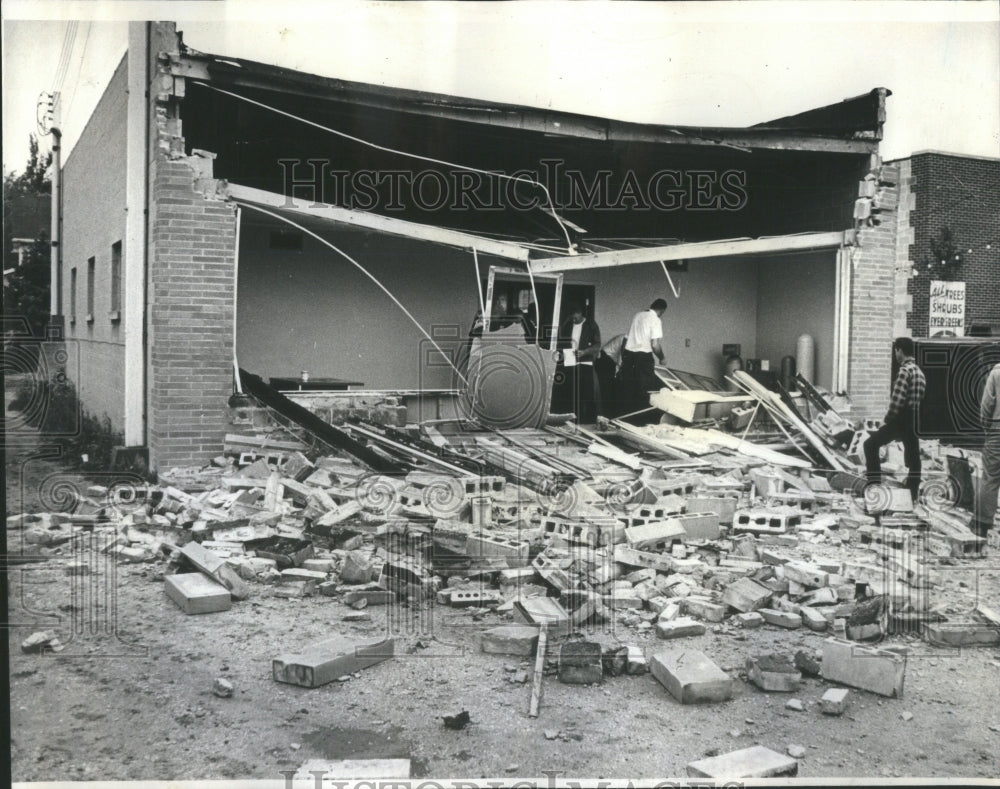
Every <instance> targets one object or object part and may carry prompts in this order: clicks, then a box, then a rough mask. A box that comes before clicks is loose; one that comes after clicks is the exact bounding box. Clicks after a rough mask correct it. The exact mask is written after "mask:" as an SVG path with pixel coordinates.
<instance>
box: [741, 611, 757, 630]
mask: <svg viewBox="0 0 1000 789" xmlns="http://www.w3.org/2000/svg"><path fill="white" fill-rule="evenodd" d="M736 622H737V624H738V625H739V626H740V627H745V628H748V629H755V628H758V627H761V626H763V624H764V617H762V616H761V615H760V613H759V612H758V611H749V612H748V613H745V614H737V615H736Z"/></svg>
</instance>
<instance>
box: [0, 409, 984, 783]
mask: <svg viewBox="0 0 1000 789" xmlns="http://www.w3.org/2000/svg"><path fill="white" fill-rule="evenodd" d="M732 408H734V406H730V409H732ZM735 408H736V411H737V416H741V415H742V412H741V411H740V410H739V407H738V406H735ZM675 421H676V420H675ZM833 421H835V420H831V419H830V418H829V416H828V417H827V418H826V420H825V422H826V423H831V422H833ZM823 423H824V420H822V419H816V420H813V424H817V425H820V424H823ZM745 424H746V420H745V419H744V421H743V422H742V423H741V426H742V425H745ZM838 426H839V425H838ZM716 427H718V423H716V424H715V425H714V426H713V428H712V429H711V430H702V429H701V428H700V427H699V426H698V425H697V424H695V425H693V426H692V425H691V424H690V423H689V424H688V425H679V424H676V423H675V424H673V425H667V424H664V425H654V426H649V427H644V428H637V427H633V426H630V425H625V424H624V423H620V422H614V423H613V424H612V425H605V428H607V429H605V430H603V431H602V432H601V433H599V434H597V433H590V432H588V431H585V430H580V429H576V428H574V427H573V426H571V425H569V426H566V425H564V426H561V427H551V428H546V429H545V430H528V429H525V430H512V431H505V432H502V433H497V432H487V431H468V432H463V431H460V430H458V429H457V427H456V426H455V425H452V426H451V429H452V432H447V426H446V425H443V424H438V425H430V424H429V425H423V426H412V427H410V428H408V429H407V430H404V431H393V430H388V429H383V428H378V427H377V426H373V425H360V426H359V430H363V431H364V433H363V435H364V436H366V437H367V439H368V440H369V446H370V447H375V448H377V449H378V450H379V451H381V452H383V453H384V454H385V455H386V456H387V457H391V458H393V459H394V461H395V462H398V464H399V466H400V470H399V471H398V472H397V473H375V472H372V471H371V470H370V469H368V468H366V467H365V466H364V465H363V464H361V463H360V462H358V461H356V460H354V459H353V458H351V457H350V456H348V455H346V454H343V453H335V452H334V453H331V452H330V451H329V450H322V451H321V450H318V449H316V447H315V446H310V444H309V443H308V442H307V441H306V440H304V439H303V437H302V436H301V435H298V436H297V435H295V433H294V432H293V431H283V430H280V429H275V428H273V427H271V428H269V429H266V430H257V431H254V432H252V433H251V432H247V433H246V434H244V435H231V436H229V437H227V444H226V448H227V451H226V453H225V454H224V455H221V456H219V457H218V458H216V459H215V460H214V461H213V463H212V464H211V465H210V466H208V467H206V468H202V469H173V470H171V471H170V472H167V473H164V474H162V475H161V477H160V484H159V485H157V486H150V487H149V488H146V489H136V490H129V489H127V486H126V487H121V486H119V487H116V488H114V489H112V490H111V491H108V490H107V489H105V488H102V487H100V486H94V487H92V488H90V489H89V490H88V491H87V495H86V496H83V497H81V498H80V500H79V501H78V502H77V506H76V508H75V510H74V511H73V512H72V513H70V514H62V513H42V514H34V515H31V514H24V515H15V516H12V517H10V518H8V523H7V527H8V529H14V530H17V531H18V532H20V536H21V538H22V539H23V542H24V543H25V544H27V545H29V546H34V550H35V551H36V554H35V555H34V557H26V558H25V560H29V559H30V558H34V559H39V560H41V559H44V558H45V557H47V556H51V555H52V554H53V553H58V552H60V551H61V550H62V549H61V548H60V545H63V544H65V543H67V542H69V541H70V540H72V539H74V537H75V536H78V535H80V534H81V533H86V534H88V536H89V537H90V538H91V539H93V537H94V536H95V535H96V536H102V537H103V538H104V541H103V543H101V547H100V550H103V551H105V552H107V553H109V554H112V555H113V556H115V557H116V558H117V559H118V560H119V561H121V562H136V563H143V562H154V561H155V562H160V563H163V568H164V573H163V579H164V587H165V592H166V593H165V597H166V598H169V599H170V600H171V601H173V603H172V604H175V605H176V606H177V607H178V608H179V609H180V610H181V611H183V612H184V613H185V614H206V613H214V612H222V611H227V610H230V609H231V608H232V609H234V610H235V609H237V608H239V606H240V604H241V601H243V600H246V599H247V598H250V597H253V596H256V595H268V596H272V597H282V598H288V599H289V604H294V599H295V598H300V597H304V596H311V595H316V596H327V597H330V598H333V599H335V600H337V601H340V602H342V603H344V604H346V605H347V606H349V607H350V609H352V610H351V611H349V612H348V613H347V614H346V615H345V616H344V617H343V619H344V620H345V621H350V620H351V619H354V620H358V619H366V618H369V617H370V616H371V613H370V612H368V611H366V610H365V609H366V608H368V607H373V606H390V607H391V610H393V611H399V610H406V611H413V610H418V609H431V608H435V607H436V608H442V607H447V608H448V610H449V611H450V612H451V614H452V615H455V614H458V615H463V616H467V617H468V618H469V620H470V621H478V622H480V623H481V626H482V633H481V646H482V649H483V651H485V652H487V653H491V654H498V655H513V656H519V657H521V658H523V659H525V660H533V659H534V660H535V662H536V665H535V672H534V676H533V677H531V676H529V674H530V672H529V671H527V670H520V671H518V672H517V673H518V674H519V675H520V676H518V677H516V681H521V682H528V681H529V679H530V680H531V681H532V704H531V712H532V713H533V714H538V706H539V703H540V699H541V693H540V686H541V680H542V676H543V674H545V673H553V674H557V675H558V678H559V680H560V681H562V682H565V683H570V684H572V683H577V684H580V683H582V684H590V683H597V682H601V681H602V679H603V677H604V676H606V675H609V674H610V675H618V674H643V673H646V672H649V673H651V674H652V677H653V678H655V680H657V681H658V682H659V683H661V684H662V685H663V686H664V687H665V688H666V690H667V691H668V692H669V693H670V695H671V696H673V697H674V698H675V699H676V700H677V701H679V702H680V703H683V704H689V703H706V702H713V703H721V702H724V701H726V700H727V699H729V698H731V697H732V695H733V687H734V680H735V677H734V676H733V674H734V672H733V671H732V670H731V669H730V670H729V671H724V670H723V669H722V668H720V667H719V666H718V665H716V663H715V662H714V661H713V659H712V656H711V655H706V654H704V653H702V652H700V651H698V650H696V649H693V648H690V647H689V646H686V643H688V642H687V639H689V638H690V637H692V636H697V635H699V634H702V633H705V632H706V629H709V628H711V629H713V630H715V631H716V632H729V633H734V634H736V633H741V632H745V631H746V630H749V629H755V628H773V629H778V630H781V629H805V630H808V631H811V632H815V633H816V634H817V636H818V638H817V642H816V646H817V648H816V649H815V650H814V651H813V652H809V653H807V652H805V651H800V652H798V653H797V654H795V655H791V654H788V655H783V654H747V655H746V663H745V666H743V667H742V669H743V671H742V675H741V676H744V677H745V678H746V679H747V680H748V681H750V682H751V683H752V684H753V685H754V686H756V687H757V688H759V689H760V690H761V691H764V692H794V691H795V690H796V689H797V688H798V687H799V682H800V681H801V678H802V676H803V674H807V675H812V676H820V677H822V678H823V679H824V680H826V681H828V682H830V683H831V684H832V685H835V686H846V687H852V688H858V689H862V690H865V691H869V692H873V693H877V694H880V695H883V696H888V697H900V696H901V695H902V693H903V684H904V683H903V680H904V672H905V656H906V652H907V648H906V646H905V644H903V645H898V644H897V645H896V646H892V647H888V648H886V647H884V646H882V645H880V644H881V642H883V641H884V640H885V639H886V637H887V636H898V637H900V638H904V639H913V638H916V637H918V636H919V637H920V638H923V639H926V640H929V641H931V642H933V643H936V644H941V645H949V646H970V645H983V644H997V643H1000V616H998V614H997V613H996V612H995V611H993V610H991V609H990V608H988V607H987V606H985V605H982V604H978V603H977V602H976V601H975V600H974V599H973V598H972V597H971V594H972V590H970V591H969V595H968V596H967V597H965V598H963V597H960V596H959V595H958V593H957V592H956V590H954V589H948V590H947V591H945V590H943V588H942V577H943V574H944V573H945V572H947V571H948V569H954V568H956V567H961V566H974V565H975V563H976V562H977V561H979V560H981V558H982V557H983V556H984V555H985V554H986V551H987V547H986V545H985V542H984V540H982V539H979V538H977V537H976V536H975V535H974V534H973V533H972V532H971V531H969V530H968V528H966V526H967V523H968V520H969V515H968V513H967V512H965V511H963V510H961V509H958V508H954V507H950V508H944V507H942V508H941V509H936V508H933V507H931V508H928V507H926V506H918V507H916V508H914V507H913V505H912V504H911V503H910V501H909V497H908V494H907V493H906V491H905V490H904V489H903V488H901V487H897V486H895V484H894V483H890V484H888V485H887V486H884V487H883V488H882V492H881V498H882V500H881V501H879V502H877V507H874V508H873V507H872V501H871V500H869V501H868V502H867V506H866V502H865V500H864V499H863V498H862V497H861V496H860V489H859V486H858V484H857V483H858V478H857V476H856V473H857V472H858V471H859V470H860V468H859V467H858V465H857V462H856V460H857V459H856V458H855V459H853V460H852V457H851V455H852V453H856V452H857V449H858V441H857V440H856V436H855V437H845V436H843V434H842V431H841V435H840V437H839V439H837V440H830V441H827V442H826V443H825V451H826V452H829V453H831V454H833V455H835V456H836V462H835V463H834V462H830V463H828V465H829V466H831V467H830V468H825V469H824V468H818V467H817V464H811V463H803V462H802V461H801V457H796V456H795V455H794V454H792V453H789V454H785V452H784V450H785V449H787V444H786V445H775V444H774V442H773V435H766V436H764V438H767V440H768V441H771V443H770V444H765V442H764V441H763V439H761V438H758V440H756V441H754V440H752V439H754V436H755V434H754V433H750V434H749V435H748V437H747V438H746V439H744V438H742V437H740V438H739V439H737V437H736V436H737V434H736V433H725V432H724V431H720V430H717V429H715V428H716ZM863 429H864V427H862V430H863ZM859 432H860V431H859ZM359 435H360V433H359ZM818 436H819V434H814V435H813V436H812V438H813V439H814V440H817V441H818V440H821V439H822V436H819V437H818ZM830 436H831V437H833V432H831V433H830ZM838 441H839V442H841V443H840V444H839V445H838ZM775 446H777V447H778V448H777V449H775ZM925 450H926V451H929V453H930V455H931V456H930V457H929V458H928V459H927V461H926V462H925V475H927V476H928V477H932V476H933V474H934V472H935V470H942V469H943V468H944V465H945V460H946V458H945V455H944V452H943V450H942V448H940V447H939V446H937V445H936V444H929V443H928V444H925ZM891 460H892V458H891V457H890V463H889V464H888V465H887V469H888V470H889V471H893V470H895V471H900V470H901V465H900V464H899V463H898V462H897V463H896V464H895V465H893V464H892V462H891ZM932 504H933V502H932ZM872 510H877V511H874V512H870V511H872ZM94 544H95V545H96V543H94ZM67 572H68V573H86V572H88V568H87V565H86V564H83V563H77V564H70V565H68V566H67ZM386 610H387V611H389V610H390V609H386ZM970 612H971V613H970ZM612 624H613V626H614V627H613V628H611V627H610V625H612ZM608 633H613V634H614V637H613V638H612V639H611V640H610V641H609V639H608V638H607V634H608ZM595 634H597V635H595ZM46 647H47V648H50V649H58V647H59V644H58V636H57V634H56V633H54V632H50V633H42V634H34V635H33V636H32V637H31V638H29V639H28V640H27V641H25V643H24V649H25V651H39V650H41V649H44V648H46ZM393 649H394V644H393V638H392V636H391V634H388V635H386V636H385V637H384V638H381V639H375V640H372V641H367V642H358V641H356V640H350V639H347V638H345V637H344V636H335V637H331V638H330V639H328V640H326V641H323V642H320V643H318V644H303V645H301V649H300V650H299V651H297V652H294V653H289V654H283V655H280V656H276V657H275V660H274V667H273V668H274V678H275V680H277V681H281V682H290V683H293V684H298V685H304V686H307V687H317V686H320V685H322V684H325V683H327V682H331V681H335V680H338V679H344V678H347V677H349V676H350V675H352V674H354V673H355V672H357V671H359V670H361V669H364V668H366V667H368V666H371V665H374V664H375V663H378V662H380V661H382V660H385V659H387V658H389V657H391V656H392V654H393ZM847 698H848V694H847V692H846V691H845V690H844V689H843V687H831V688H830V689H829V691H828V692H827V693H826V694H825V695H824V696H823V699H822V704H821V707H822V712H824V713H826V714H831V715H836V714H840V713H841V712H843V710H844V708H845V705H846V704H847ZM759 750H760V751H761V752H759V753H758V752H756V751H755V752H753V753H749V751H754V749H748V752H746V753H745V752H736V753H733V754H726V755H724V756H720V757H714V758H713V759H706V760H702V762H696V763H692V765H690V766H689V772H690V774H691V775H698V776H712V777H721V776H725V777H733V776H741V777H753V776H758V777H759V776H763V775H783V774H792V773H794V769H795V765H796V762H795V759H794V758H789V757H788V756H785V755H782V754H775V753H774V752H772V751H767V749H759Z"/></svg>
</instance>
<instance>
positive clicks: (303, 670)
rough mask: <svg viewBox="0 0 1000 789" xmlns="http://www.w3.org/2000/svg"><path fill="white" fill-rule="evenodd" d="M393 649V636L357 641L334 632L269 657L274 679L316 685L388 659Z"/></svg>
mask: <svg viewBox="0 0 1000 789" xmlns="http://www.w3.org/2000/svg"><path fill="white" fill-rule="evenodd" d="M394 649H395V642H394V640H393V639H392V638H385V639H373V640H368V641H357V640H354V639H350V638H347V637H345V636H342V635H339V636H334V637H332V638H328V639H325V640H323V641H319V642H317V643H315V644H311V645H310V646H308V647H306V648H305V649H303V650H302V651H301V652H296V653H287V654H282V655H278V657H276V658H274V660H272V661H271V674H272V676H273V677H274V680H275V681H276V682H285V683H288V684H289V685H299V686H301V687H304V688H318V687H320V686H321V685H326V684H327V683H329V682H333V681H334V680H335V679H337V678H338V677H342V676H344V675H345V674H353V673H355V672H357V671H361V670H362V669H365V668H368V667H369V666H374V665H376V664H377V663H381V662H382V661H384V660H388V659H389V658H391V657H392V656H393V651H394Z"/></svg>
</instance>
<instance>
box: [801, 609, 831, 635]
mask: <svg viewBox="0 0 1000 789" xmlns="http://www.w3.org/2000/svg"><path fill="white" fill-rule="evenodd" d="M799 616H800V617H801V618H802V624H804V625H805V626H806V627H808V628H809V629H810V630H813V631H815V632H817V633H822V632H823V631H825V630H826V629H827V628H828V627H829V626H830V623H829V621H827V618H826V617H825V616H823V614H821V613H820V612H819V611H817V610H816V609H815V608H810V607H809V606H805V605H804V606H802V608H800V609H799Z"/></svg>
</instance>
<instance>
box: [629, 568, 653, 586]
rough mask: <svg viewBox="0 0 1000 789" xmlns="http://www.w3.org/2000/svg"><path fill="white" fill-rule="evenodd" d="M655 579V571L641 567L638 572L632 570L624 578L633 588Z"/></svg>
mask: <svg viewBox="0 0 1000 789" xmlns="http://www.w3.org/2000/svg"><path fill="white" fill-rule="evenodd" d="M655 578H656V570H654V569H652V568H651V567H643V568H641V569H639V570H633V571H632V572H630V573H629V574H628V575H626V576H625V580H626V581H628V582H629V583H630V584H632V585H633V586H635V585H637V584H641V583H643V582H645V581H652V580H654V579H655Z"/></svg>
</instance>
